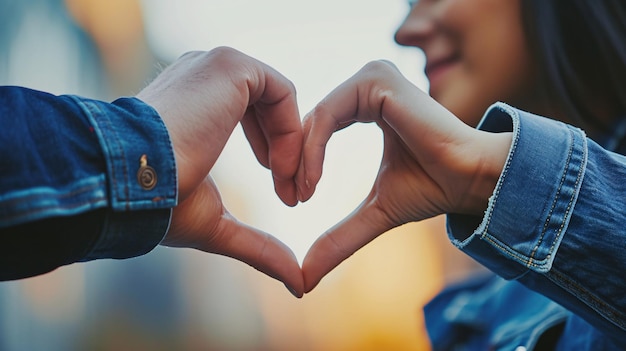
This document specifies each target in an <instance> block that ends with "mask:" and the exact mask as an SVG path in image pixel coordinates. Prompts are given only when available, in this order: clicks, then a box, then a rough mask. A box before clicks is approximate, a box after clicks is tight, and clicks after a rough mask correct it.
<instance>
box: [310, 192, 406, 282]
mask: <svg viewBox="0 0 626 351" xmlns="http://www.w3.org/2000/svg"><path fill="white" fill-rule="evenodd" d="M374 198H375V197H372V196H370V197H369V200H366V201H365V202H363V204H362V205H361V206H360V207H359V208H358V209H357V210H355V211H354V212H353V213H352V214H351V215H349V216H348V217H346V218H345V219H344V220H343V221H342V222H340V223H338V224H337V225H335V226H334V227H333V228H331V229H329V230H328V231H326V233H324V234H323V235H322V236H320V237H319V238H318V239H317V240H316V241H315V243H314V244H313V245H312V246H311V248H310V249H309V252H308V253H307V255H306V257H305V258H304V261H303V263H302V274H303V276H304V292H305V293H308V292H309V291H311V290H313V288H315V286H317V284H318V283H319V282H320V280H321V279H322V278H323V277H324V276H325V275H326V274H328V273H329V272H330V271H332V270H333V269H334V268H335V267H337V266H338V265H339V264H340V263H341V262H343V261H344V260H345V259H346V258H348V257H350V256H351V255H352V254H354V253H355V252H356V251H358V250H359V249H360V248H362V247H363V246H365V245H366V244H367V243H369V242H370V241H372V240H373V239H375V238H376V237H378V236H379V235H380V234H382V233H384V232H386V231H388V230H389V229H391V228H393V227H394V226H395V225H394V224H392V223H391V221H390V220H389V219H388V218H387V217H386V216H385V214H384V213H383V212H382V211H380V210H379V207H378V206H376V204H375V202H374V201H375V200H372V199H374Z"/></svg>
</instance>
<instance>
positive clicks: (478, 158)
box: [138, 48, 511, 297]
mask: <svg viewBox="0 0 626 351" xmlns="http://www.w3.org/2000/svg"><path fill="white" fill-rule="evenodd" d="M138 97H139V98H141V99H143V100H144V101H146V102H147V103H149V104H151V105H152V106H153V107H154V108H155V109H156V110H157V111H158V112H159V114H160V115H161V116H162V118H163V120H164V122H165V124H166V126H167V128H168V131H169V132H170V136H171V139H172V144H173V147H174V151H175V157H176V163H177V169H178V175H179V194H180V196H179V201H180V202H179V205H178V206H177V207H176V208H175V209H174V211H173V215H172V224H171V228H170V230H169V232H168V234H167V236H166V238H165V239H164V240H163V242H162V244H164V245H169V246H180V247H193V248H196V249H199V250H203V251H207V252H213V253H218V254H222V255H226V256H230V257H233V258H236V259H238V260H241V261H243V262H246V263H248V264H250V265H252V266H253V267H255V268H257V269H258V270H260V271H262V272H264V273H266V274H268V275H269V276H271V277H274V278H276V279H278V280H280V281H282V282H284V283H285V285H286V286H287V288H288V289H289V290H290V291H291V292H292V293H293V294H294V295H295V296H297V297H300V296H302V295H303V294H304V293H305V292H308V291H310V290H312V289H313V288H314V287H315V286H316V285H317V284H318V283H319V281H320V280H321V279H322V277H323V276H324V275H326V274H327V273H328V272H329V271H331V270H332V269H333V268H334V267H336V266H337V265H338V264H339V263H340V262H341V261H343V260H344V259H346V258H347V257H348V256H350V255H351V254H352V253H354V252H355V251H357V250H358V249H359V248H361V247H362V246H364V245H365V244H367V243H368V242H370V241H371V240H373V239H374V238H375V237H377V236H378V235H380V234H382V233H384V232H386V231H387V230H389V229H391V228H393V227H396V226H398V225H401V224H404V223H407V222H410V221H419V220H422V219H425V218H429V217H432V216H435V215H438V214H442V213H449V212H455V213H480V212H482V211H483V210H484V208H485V207H486V203H487V199H488V197H489V196H490V195H491V192H492V190H493V188H494V186H495V183H496V181H497V179H498V177H499V175H500V171H501V169H502V166H503V165H504V161H505V159H506V155H507V151H508V145H510V143H511V139H510V135H509V134H505V133H501V134H491V133H485V132H481V131H478V130H475V129H473V128H471V127H469V126H467V125H466V124H464V123H463V122H461V121H460V120H459V119H457V118H456V117H455V116H454V115H453V114H452V113H450V112H449V111H447V110H446V109H445V108H443V107H442V106H441V105H439V104H438V103H436V102H435V101H434V100H433V99H431V98H430V97H429V96H428V95H427V94H425V93H424V92H422V91H421V90H419V89H418V88H417V87H415V86H414V85H412V84H411V83H410V82H409V81H408V80H406V79H405V78H404V77H403V76H402V75H401V74H400V72H399V71H398V70H397V69H396V68H395V66H393V65H392V64H389V63H388V62H382V61H379V62H372V63H370V64H368V65H366V66H365V67H364V68H363V69H362V70H361V71H359V72H358V73H357V74H356V75H354V76H353V77H352V78H350V79H349V80H347V81H346V82H345V83H343V84H342V85H340V86H339V87H338V88H336V89H335V90H334V91H333V92H331V93H330V94H329V95H328V96H327V97H326V98H325V99H324V100H322V102H320V103H319V104H318V105H317V106H316V107H315V108H314V109H313V111H312V112H311V113H309V114H308V115H307V116H306V118H305V119H304V122H303V124H301V122H300V118H299V115H298V110H297V104H296V99H295V89H294V87H293V85H292V84H291V82H289V81H288V80H287V79H286V78H284V77H283V76H282V75H280V74H279V73H278V72H276V71H275V70H273V69H271V68H270V67H268V66H266V65H264V64H262V63H261V62H259V61H256V60H254V59H252V58H250V57H248V56H245V55H243V54H241V53H239V52H237V51H234V50H232V49H229V48H219V49H215V50H212V51H211V52H208V53H190V54H186V55H184V56H183V57H181V58H180V59H179V60H178V61H176V62H175V63H174V64H172V65H171V66H170V67H168V68H167V69H166V70H165V71H164V72H163V73H161V75H159V77H157V79H156V80H155V81H154V82H153V83H151V84H150V85H149V86H147V87H146V88H145V89H144V90H143V91H142V92H141V93H140V94H139V95H138ZM182 101H184V102H185V103H184V104H183V103H182ZM239 121H241V124H242V126H243V129H244V132H245V135H246V137H247V139H248V140H249V142H250V145H251V146H252V149H253V150H254V153H255V155H256V157H257V160H258V161H259V162H260V163H261V164H262V165H264V166H265V167H267V168H269V169H271V171H272V175H273V179H274V188H275V191H276V193H277V194H278V196H279V197H280V198H281V199H282V200H283V202H284V203H285V204H287V205H289V206H295V205H296V204H297V202H298V200H299V201H302V202H304V201H306V200H308V199H309V198H310V197H311V196H312V195H313V193H314V191H315V187H316V185H317V183H318V182H319V180H320V178H321V174H322V163H323V159H324V152H325V147H326V143H327V142H328V140H329V139H330V136H331V135H332V134H333V132H335V131H336V130H339V129H342V128H345V127H347V126H349V125H351V124H352V123H355V122H375V123H376V124H377V125H378V126H379V127H380V128H381V130H382V131H383V135H384V151H383V158H382V162H381V165H380V169H379V172H378V175H377V178H376V180H375V183H374V186H373V187H372V190H371V192H370V193H369V195H368V196H367V197H366V199H365V200H364V201H363V202H362V203H361V205H360V206H359V207H358V208H357V209H356V210H355V211H354V212H352V213H351V214H350V215H348V216H347V217H346V218H345V219H344V220H343V221H341V222H340V223H338V224H337V225H335V226H334V227H333V228H331V229H329V230H328V231H326V233H324V234H323V235H322V236H321V237H320V238H319V239H318V240H317V241H316V242H315V243H314V244H313V246H312V247H311V248H310V250H309V252H308V253H307V256H306V257H305V259H304V262H303V266H302V269H300V267H299V265H298V263H297V260H296V258H295V255H294V254H293V253H292V251H291V250H290V249H289V248H288V247H287V246H286V245H284V244H283V243H281V242H280V241H279V240H277V239H276V238H274V237H272V236H271V235H269V234H267V233H264V232H262V231H260V230H258V229H255V228H252V227H250V226H247V225H244V224H242V223H241V222H239V221H237V220H236V219H235V218H234V217H233V216H232V215H230V214H229V212H228V211H227V210H226V209H225V208H224V206H223V204H222V201H221V198H220V195H219V192H218V190H217V188H216V186H215V184H214V183H213V181H212V179H211V178H210V176H208V173H209V170H210V169H211V167H212V166H213V164H214V163H215V161H216V159H217V157H218V156H219V154H220V152H221V150H222V148H223V147H224V145H225V143H226V141H227V139H228V137H229V136H230V134H231V133H232V131H233V129H234V127H235V126H236V124H237V123H238V122H239ZM207 136H211V138H207ZM499 146H501V147H499Z"/></svg>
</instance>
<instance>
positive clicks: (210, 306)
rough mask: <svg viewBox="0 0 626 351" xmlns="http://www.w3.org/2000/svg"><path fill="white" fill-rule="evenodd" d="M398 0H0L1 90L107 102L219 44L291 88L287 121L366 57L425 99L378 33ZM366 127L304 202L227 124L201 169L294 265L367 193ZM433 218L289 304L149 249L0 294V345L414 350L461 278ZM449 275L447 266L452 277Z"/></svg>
mask: <svg viewBox="0 0 626 351" xmlns="http://www.w3.org/2000/svg"><path fill="white" fill-rule="evenodd" d="M408 10H409V6H408V4H407V2H406V1H404V0H365V1H363V0H342V1H335V0H317V1H297V0H296V1H294V0H265V1H255V0H229V1H219V0H202V1H200V0H195V1H194V0H176V1H174V0H145V1H139V0H107V1H99V0H65V1H64V0H0V84H1V85H21V86H27V87H30V88H34V89H39V90H44V91H48V92H52V93H55V94H66V93H69V94H77V95H82V96H86V97H90V98H97V99H101V100H106V101H111V100H113V99H114V98H116V97H119V96H131V95H134V94H136V93H137V92H138V91H139V90H140V89H141V88H142V87H143V86H145V85H146V84H147V83H148V82H149V81H150V80H151V79H152V78H153V77H154V76H155V75H156V74H157V73H158V72H159V70H161V69H163V67H165V66H167V65H168V64H169V63H170V62H172V61H173V60H175V59H176V58H177V57H179V56H180V55H182V54H183V53H184V52H186V51H190V50H210V49H212V48H214V47H216V46H221V45H226V46H231V47H234V48H236V49H238V50H240V51H243V52H244V53H247V54H248V55H250V56H253V57H255V58H257V59H260V60H261V61H264V62H265V63H267V64H269V65H271V66H273V67H274V68H276V69H277V70H278V71H280V72H281V73H283V74H284V75H285V76H287V77H288V78H289V79H291V80H292V81H293V82H294V84H295V86H296V88H297V90H298V103H299V106H300V109H301V111H300V112H301V114H302V115H303V116H304V114H306V112H307V111H309V110H310V109H311V108H312V107H313V106H314V105H315V104H316V103H317V102H318V101H319V100H320V99H321V98H323V97H324V96H325V95H326V94H327V93H329V92H330V91H331V90H332V89H333V88H334V87H336V86H337V85H339V84H340V83H341V82H343V81H344V80H346V79H347V78H348V77H350V76H351V75H352V74H354V73H355V72H356V71H357V70H358V69H360V68H361V67H362V66H363V65H364V64H365V63H367V62H368V61H371V60H375V59H388V60H391V61H393V62H394V63H396V65H397V66H398V67H399V68H400V70H401V71H402V72H403V73H404V74H405V75H406V76H407V77H408V78H409V79H410V80H411V81H413V82H414V83H415V84H416V85H417V86H419V87H421V88H423V89H427V88H428V87H427V82H426V80H425V78H424V76H423V73H422V69H423V64H424V63H423V57H422V55H421V53H420V52H419V51H418V50H416V49H407V48H401V47H399V46H398V45H396V44H395V43H394V42H393V33H394V31H395V29H396V27H397V26H398V25H399V24H400V22H401V21H402V19H403V18H404V16H405V15H406V13H407V11H408ZM381 154H382V134H381V133H380V131H379V130H378V129H377V128H376V126H374V125H358V126H353V127H351V128H348V129H346V130H344V131H341V132H339V133H336V135H335V136H334V137H333V139H331V142H330V144H329V146H328V151H327V157H326V160H325V170H324V171H325V173H324V176H323V178H322V181H321V183H320V185H319V186H318V190H317V192H316V194H315V195H314V197H313V199H312V200H310V201H309V202H307V203H306V204H301V205H299V206H297V207H296V208H289V207H286V206H284V205H283V204H282V203H281V202H280V201H279V199H278V198H277V196H276V195H275V194H274V192H273V187H272V182H271V175H270V173H269V172H268V171H267V170H265V169H263V168H262V167H261V166H259V165H258V163H257V162H256V160H255V158H254V155H253V153H252V151H251V150H250V147H249V146H248V144H247V142H246V141H245V138H244V137H243V132H242V131H241V130H240V129H239V128H238V129H237V130H236V131H235V133H234V135H233V136H232V138H231V139H230V141H229V143H228V145H227V147H226V149H225V150H224V153H223V154H222V156H221V157H220V159H219V161H218V163H217V165H216V166H215V168H214V170H213V172H212V174H213V176H214V178H215V180H216V182H217V184H218V186H219V188H220V190H221V192H222V196H223V198H224V202H225V203H226V206H227V207H228V208H229V209H230V210H231V212H232V213H233V214H234V215H235V216H236V217H238V218H239V219H240V220H242V221H244V222H246V223H248V224H251V225H253V226H256V227H258V228H260V229H263V230H265V231H267V232H269V233H272V234H273V235H275V236H276V237H278V238H279V239H281V240H282V241H284V242H285V243H286V244H287V245H288V246H289V247H291V248H292V250H293V251H294V252H295V254H296V256H297V257H298V258H299V260H300V262H301V261H302V259H303V258H304V256H305V254H306V251H307V249H308V247H309V246H310V245H311V244H312V243H313V241H314V240H315V239H316V238H317V236H319V235H320V234H321V233H322V232H324V230H326V229H327V228H329V227H330V226H332V225H333V224H335V223H336V222H338V221H339V220H340V219H342V218H343V217H344V216H346V215H347V214H348V213H349V212H351V211H352V210H353V209H354V208H355V207H356V206H357V205H358V204H359V203H360V201H361V200H362V199H363V198H364V197H365V196H366V194H367V193H368V191H369V189H370V187H371V185H372V183H373V180H374V178H375V175H376V172H377V169H378V165H379V162H380V157H381ZM449 251H450V247H449V244H448V242H447V239H446V236H445V232H444V219H443V218H434V219H431V220H428V221H424V222H421V223H413V224H409V225H405V226H403V227H400V228H397V229H395V230H393V231H391V232H389V233H386V234H385V235H383V236H381V237H379V238H378V239H376V240H375V241H374V242H372V243H371V244H370V245H368V246H367V247H365V248H364V249H362V250H361V251H359V252H358V253H357V254H355V255H354V256H353V257H351V258H350V259H348V260H347V261H345V262H344V263H343V264H341V265H340V266H339V267H338V268H337V269H335V270H334V271H333V272H331V273H330V274H329V275H328V276H327V277H326V278H325V279H324V280H323V281H322V282H321V283H320V285H319V286H318V287H317V288H316V289H315V290H314V291H313V292H312V293H310V294H308V295H306V296H305V297H304V298H303V299H301V300H298V299H295V298H294V297H292V296H291V295H290V294H289V292H288V291H287V290H286V289H285V288H284V286H283V285H282V284H281V283H279V282H277V281H275V280H273V279H271V278H268V277H266V276H264V275H261V274H260V273H258V272H257V271H255V270H254V269H252V268H250V267H249V266H247V265H245V264H243V263H240V262H238V261H235V260H232V259H230V258H226V257H221V256H216V255H209V254H205V253H201V252H198V251H194V250H186V249H169V248H163V247H158V248H156V249H155V250H154V251H153V252H151V253H149V254H147V255H145V256H142V257H138V258H134V259H131V260H126V261H115V260H103V261H97V262H90V263H86V264H74V265H70V266H67V267H62V268H60V269H58V270H56V271H54V272H52V273H49V274H46V275H42V276H38V277H34V278H30V279H25V280H21V281H14V282H3V283H0V350H11V351H12V350H29V351H30V350H64V351H67V350H305V351H306V350H310V351H316V350H324V351H333V350H341V351H346V350H347V351H350V350H360V351H363V350H365V351H367V350H428V340H427V337H426V335H425V333H424V330H423V320H422V314H421V308H422V306H423V305H424V304H425V303H426V302H427V301H428V300H429V299H430V298H431V297H432V296H433V295H434V294H435V293H436V292H437V291H439V289H441V287H442V286H443V284H444V282H445V281H447V280H450V279H453V278H454V275H455V274H459V275H460V274H462V269H460V268H459V267H464V264H463V263H461V264H459V263H458V262H455V261H454V260H456V259H457V258H454V257H451V256H450V255H449V254H448V253H446V252H449ZM452 267H454V269H451V268H452Z"/></svg>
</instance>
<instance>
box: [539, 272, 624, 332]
mask: <svg viewBox="0 0 626 351" xmlns="http://www.w3.org/2000/svg"><path fill="white" fill-rule="evenodd" d="M546 276H547V277H548V279H550V280H551V281H553V282H554V283H555V284H557V285H558V286H561V287H563V288H564V289H565V290H567V291H574V292H576V293H577V294H575V295H576V297H578V298H580V299H581V300H583V301H586V302H588V304H587V305H588V306H589V307H591V308H592V309H593V310H595V311H596V312H598V313H599V314H600V315H602V316H604V317H606V318H607V319H608V320H609V321H611V322H612V323H613V324H615V325H617V326H618V327H619V328H621V329H624V330H626V314H624V313H623V312H620V311H619V310H618V309H615V308H613V307H612V306H611V305H610V304H609V303H606V302H604V300H602V299H601V298H599V297H597V296H596V295H594V294H592V293H591V292H590V291H588V290H587V289H585V288H584V287H583V286H581V285H580V284H578V283H577V282H576V281H575V280H573V279H571V278H570V277H569V276H567V275H566V274H564V273H561V272H559V271H557V270H554V269H553V270H551V271H550V274H546Z"/></svg>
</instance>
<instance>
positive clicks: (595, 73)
mask: <svg viewBox="0 0 626 351" xmlns="http://www.w3.org/2000/svg"><path fill="white" fill-rule="evenodd" d="M521 6H522V19H523V23H524V27H525V28H524V29H525V32H526V36H527V40H528V45H529V49H530V50H531V55H532V56H533V57H534V59H535V60H536V62H538V70H539V71H538V73H539V75H540V77H541V78H540V85H541V86H542V89H543V90H544V91H543V92H542V95H543V97H544V98H545V99H547V100H546V101H547V102H548V103H549V105H550V106H552V108H553V109H555V110H558V111H560V112H561V113H564V114H566V116H567V117H568V118H570V119H572V120H573V121H575V123H578V125H579V126H581V127H583V128H585V127H592V128H594V129H596V130H598V131H600V132H607V131H609V130H610V129H611V128H612V127H613V125H614V124H615V123H616V119H617V118H623V119H626V1H624V0H522V1H521Z"/></svg>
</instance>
